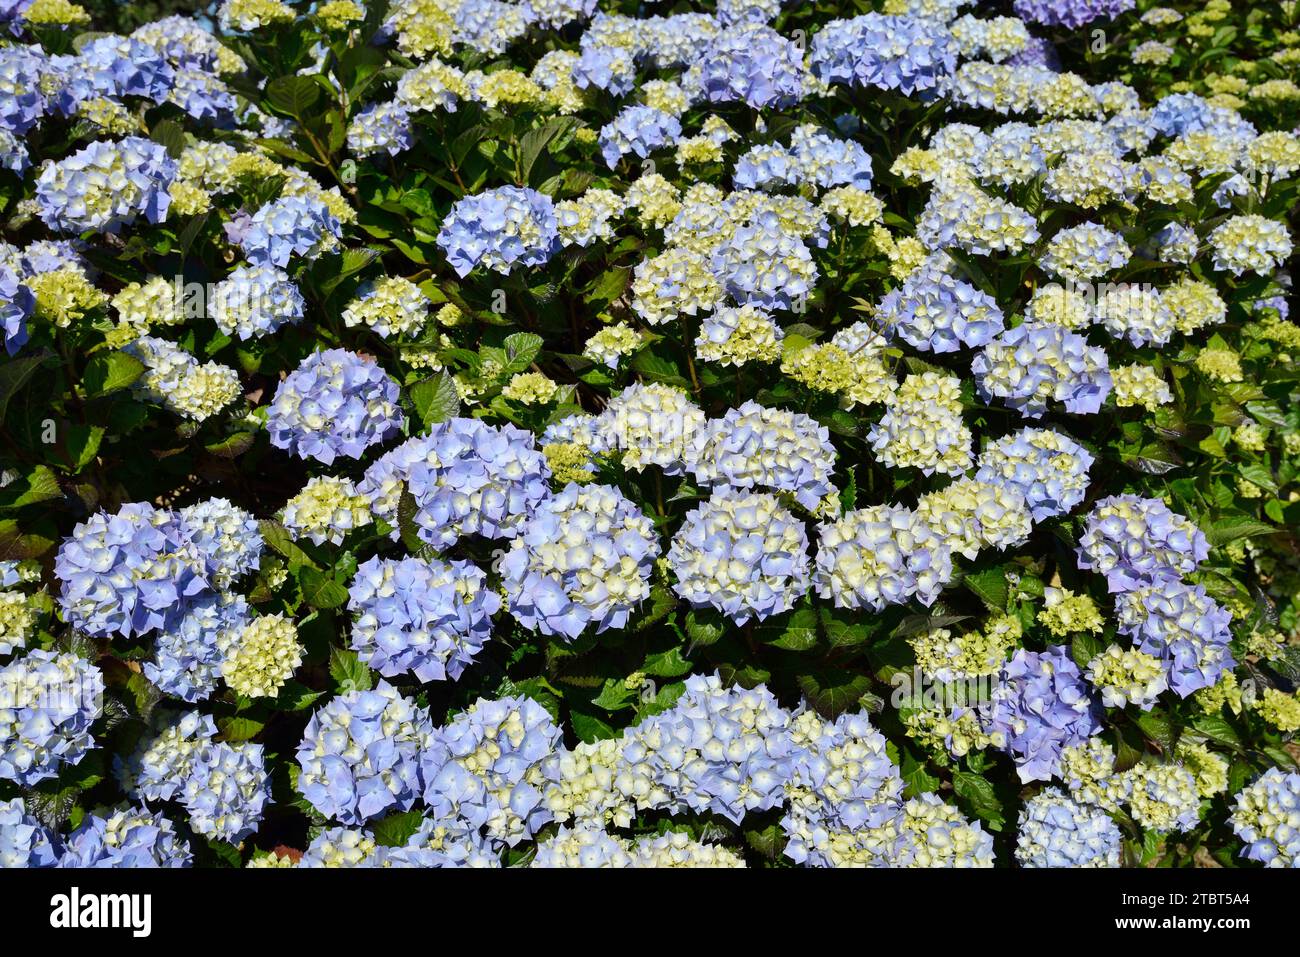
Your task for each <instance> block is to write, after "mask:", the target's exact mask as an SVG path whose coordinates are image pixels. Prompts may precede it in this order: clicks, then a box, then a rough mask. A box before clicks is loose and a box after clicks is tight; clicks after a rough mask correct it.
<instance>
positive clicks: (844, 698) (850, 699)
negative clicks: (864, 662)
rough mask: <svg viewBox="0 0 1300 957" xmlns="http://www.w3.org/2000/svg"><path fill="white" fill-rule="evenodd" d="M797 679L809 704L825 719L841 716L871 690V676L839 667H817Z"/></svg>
mask: <svg viewBox="0 0 1300 957" xmlns="http://www.w3.org/2000/svg"><path fill="white" fill-rule="evenodd" d="M796 680H797V682H798V684H799V689H800V690H801V691H802V692H803V694H804V697H805V698H807V699H808V703H809V704H811V705H812V706H813V707H814V708H816V709H817V713H818V714H820V715H821V716H822V717H824V718H838V717H839V716H840V715H842V714H844V712H846V711H848V710H850V709H851V708H854V707H856V706H857V704H858V701H859V700H860V699H861V698H862V696H863V695H865V694H867V693H868V692H870V691H871V678H870V677H868V676H867V675H862V674H853V673H852V672H848V671H844V670H843V669H839V668H837V669H834V670H832V669H829V668H818V669H815V670H813V671H810V672H809V673H808V674H803V675H800V676H799V677H798V679H796Z"/></svg>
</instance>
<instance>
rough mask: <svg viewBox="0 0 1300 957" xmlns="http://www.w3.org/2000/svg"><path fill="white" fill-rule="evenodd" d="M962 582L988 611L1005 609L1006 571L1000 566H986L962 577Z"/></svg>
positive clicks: (1006, 592)
mask: <svg viewBox="0 0 1300 957" xmlns="http://www.w3.org/2000/svg"><path fill="white" fill-rule="evenodd" d="M962 584H963V585H965V586H966V587H967V588H968V589H969V590H970V591H971V592H973V593H974V595H975V597H976V598H978V599H979V600H980V601H982V602H983V603H984V604H985V606H986V607H987V608H988V609H989V610H990V611H1006V608H1007V598H1008V596H1009V590H1008V588H1007V573H1006V571H1005V570H1004V569H1003V568H1002V567H1001V566H998V567H997V568H986V569H984V570H983V571H979V572H974V573H973V574H970V575H967V576H966V577H965V578H963V579H962Z"/></svg>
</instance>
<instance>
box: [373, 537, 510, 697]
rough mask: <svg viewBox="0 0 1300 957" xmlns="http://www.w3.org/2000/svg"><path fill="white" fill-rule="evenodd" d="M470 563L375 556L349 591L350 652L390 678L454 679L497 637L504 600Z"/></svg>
mask: <svg viewBox="0 0 1300 957" xmlns="http://www.w3.org/2000/svg"><path fill="white" fill-rule="evenodd" d="M484 579H485V576H484V575H483V572H481V571H479V569H477V568H475V567H474V566H473V565H471V564H470V563H469V562H465V561H453V562H450V563H447V562H442V561H439V560H438V559H436V558H435V559H429V560H427V561H426V560H424V559H420V558H402V559H398V560H394V559H388V558H385V559H380V558H378V557H375V558H371V559H370V560H368V561H366V562H364V563H363V564H362V565H361V567H360V568H358V569H357V573H356V576H355V577H354V578H353V579H352V584H351V585H350V586H349V587H348V596H349V601H348V610H349V611H351V612H352V648H353V650H354V651H357V652H358V653H359V654H360V657H361V660H362V661H364V662H365V663H366V664H368V665H369V666H370V667H372V668H374V669H375V670H376V671H378V672H379V673H380V674H382V675H384V676H385V677H387V678H391V677H393V676H395V675H399V674H403V673H407V672H409V673H412V674H414V675H415V676H416V677H417V678H418V679H419V680H420V681H422V682H428V681H444V680H447V679H451V680H452V681H455V680H456V679H457V678H459V677H460V676H461V674H463V673H464V671H465V669H466V668H467V667H469V665H471V664H472V663H473V662H474V657H475V655H477V654H478V653H479V651H480V650H482V648H483V645H484V644H485V643H486V642H487V640H488V639H489V638H490V637H491V636H492V615H493V614H495V612H496V611H497V609H499V608H500V607H501V599H500V598H499V597H498V596H497V594H496V593H495V592H493V591H489V590H488V588H487V587H486V585H485V580H484Z"/></svg>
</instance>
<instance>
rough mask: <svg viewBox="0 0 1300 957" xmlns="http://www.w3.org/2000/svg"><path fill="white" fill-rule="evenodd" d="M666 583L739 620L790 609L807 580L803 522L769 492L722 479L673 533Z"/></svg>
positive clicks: (698, 604) (693, 602) (684, 595)
mask: <svg viewBox="0 0 1300 957" xmlns="http://www.w3.org/2000/svg"><path fill="white" fill-rule="evenodd" d="M668 564H669V567H670V568H671V569H672V572H673V575H674V576H675V577H676V579H677V581H676V583H675V584H674V585H673V590H674V591H676V592H677V594H678V595H680V596H681V597H682V598H685V599H686V600H687V601H688V602H690V603H691V605H692V606H693V607H695V608H705V607H709V606H712V607H714V608H716V609H717V610H718V611H720V612H722V613H723V614H724V615H726V616H727V617H728V618H730V619H731V620H732V621H734V622H735V623H736V624H738V625H744V624H745V623H746V622H748V621H750V620H751V619H755V618H756V619H758V620H759V621H762V620H763V619H765V618H769V617H771V616H772V615H778V614H781V613H782V612H786V611H789V610H790V609H791V608H793V607H794V605H795V602H797V601H798V600H799V599H800V598H802V597H803V596H804V594H806V593H807V591H808V588H809V586H810V584H811V578H810V575H809V560H808V536H807V534H806V533H805V531H804V527H803V523H802V522H801V521H798V520H796V519H795V517H794V516H793V515H791V514H790V512H789V511H788V510H787V509H786V508H784V507H782V505H781V504H780V502H779V501H778V500H777V498H776V497H775V496H773V495H768V494H764V493H757V492H744V491H740V490H737V489H732V488H730V487H729V486H723V487H722V488H720V489H719V490H718V491H716V492H714V493H713V495H712V497H710V498H709V499H708V500H707V501H705V502H704V503H702V504H701V505H699V506H697V507H696V508H694V509H692V510H691V511H690V512H688V513H687V515H686V518H685V519H684V520H683V521H682V526H681V528H680V529H678V531H677V534H676V535H674V536H673V543H672V547H671V548H670V549H669V550H668Z"/></svg>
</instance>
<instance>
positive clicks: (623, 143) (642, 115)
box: [600, 106, 682, 169]
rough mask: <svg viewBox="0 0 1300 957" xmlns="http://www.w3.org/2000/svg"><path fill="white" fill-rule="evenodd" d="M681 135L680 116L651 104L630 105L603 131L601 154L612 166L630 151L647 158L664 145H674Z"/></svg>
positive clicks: (607, 163) (616, 164)
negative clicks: (678, 117)
mask: <svg viewBox="0 0 1300 957" xmlns="http://www.w3.org/2000/svg"><path fill="white" fill-rule="evenodd" d="M681 135H682V124H681V123H680V122H679V121H678V119H677V117H675V116H673V115H672V114H671V113H665V112H664V111H663V110H657V109H655V108H654V107H650V106H629V107H625V108H624V109H622V110H620V111H619V114H618V115H617V116H615V117H614V119H612V120H610V121H609V122H608V123H606V124H605V125H604V126H603V127H602V128H601V130H600V155H601V156H603V157H604V158H605V165H606V166H608V167H609V168H610V169H614V168H615V167H616V166H618V162H619V160H621V159H622V158H623V157H624V156H627V155H628V154H629V153H630V154H632V155H634V156H638V157H640V158H641V159H645V158H646V157H648V156H649V155H650V154H651V153H653V152H654V151H655V150H657V149H659V148H660V147H662V146H671V145H672V144H674V143H676V142H677V140H678V138H679V137H680V136H681Z"/></svg>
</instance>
